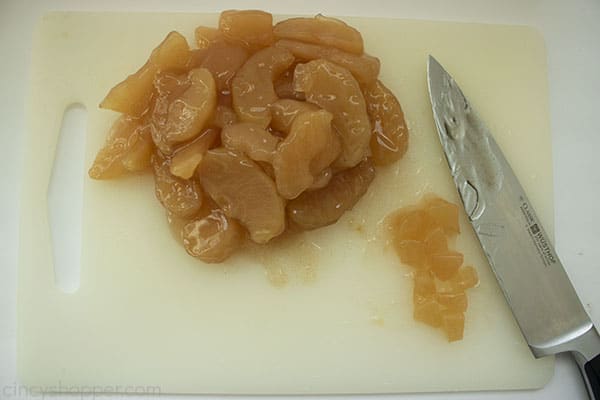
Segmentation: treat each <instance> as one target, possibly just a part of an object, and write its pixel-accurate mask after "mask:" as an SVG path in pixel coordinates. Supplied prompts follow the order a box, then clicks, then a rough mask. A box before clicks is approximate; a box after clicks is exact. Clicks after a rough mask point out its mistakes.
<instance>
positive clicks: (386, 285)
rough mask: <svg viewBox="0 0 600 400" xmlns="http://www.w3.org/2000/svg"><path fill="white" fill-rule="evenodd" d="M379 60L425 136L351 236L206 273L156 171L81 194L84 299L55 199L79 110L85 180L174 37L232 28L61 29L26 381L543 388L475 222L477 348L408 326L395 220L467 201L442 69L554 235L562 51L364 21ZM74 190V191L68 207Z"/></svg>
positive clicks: (94, 19)
mask: <svg viewBox="0 0 600 400" xmlns="http://www.w3.org/2000/svg"><path fill="white" fill-rule="evenodd" d="M347 21H348V22H350V23H351V24H353V25H354V26H356V27H357V28H358V29H359V30H360V31H361V32H362V33H363V36H364V38H365V45H366V49H367V51H368V52H370V53H371V54H373V55H376V56H378V57H380V59H381V62H382V72H381V78H382V80H383V81H384V82H385V83H386V84H387V85H388V86H389V87H390V88H391V89H392V90H393V91H394V92H395V93H396V95H397V96H398V98H399V99H400V101H401V103H402V105H403V108H404V111H405V113H406V116H407V120H408V123H409V126H410V130H411V137H410V147H409V151H408V153H407V155H406V157H405V158H404V159H403V160H402V161H401V162H399V163H397V164H396V165H394V166H392V167H390V168H388V169H385V170H380V171H379V172H378V176H377V178H376V180H375V181H374V183H373V185H372V187H371V189H370V190H369V192H368V193H367V195H366V196H365V197H364V198H363V199H362V200H361V201H360V203H359V204H358V205H357V206H356V207H355V208H354V210H353V211H352V212H350V213H347V214H346V215H345V216H344V217H343V218H342V219H341V220H340V221H339V222H338V223H337V224H335V225H333V226H330V227H327V228H324V229H320V230H317V231H314V232H310V233H306V234H303V235H301V236H299V237H297V238H296V239H293V240H291V241H287V242H283V243H278V244H277V245H270V246H268V247H266V248H265V249H263V250H260V249H253V250H248V251H242V252H240V253H239V254H238V255H236V256H235V257H232V258H231V259H230V260H229V261H228V262H227V263H225V264H223V265H216V266H215V265H204V264H202V263H201V262H199V261H197V260H195V259H193V258H191V257H189V256H187V255H186V253H185V252H184V251H183V249H182V248H181V247H180V246H179V245H178V244H177V243H176V242H175V241H174V240H173V239H172V236H171V234H170V233H169V230H168V228H167V225H166V222H165V217H164V213H163V211H162V210H161V208H160V206H159V205H158V202H157V201H156V200H155V199H154V197H153V196H154V195H153V183H152V178H151V177H150V176H143V177H131V178H127V179H123V180H117V181H114V182H96V181H92V180H90V179H87V178H86V179H85V182H84V193H83V196H84V197H83V201H84V210H83V248H82V262H81V283H80V288H79V290H78V291H77V292H75V293H73V294H65V293H63V292H61V291H60V290H59V289H58V288H57V287H56V286H55V284H54V273H53V265H52V249H51V245H50V236H49V227H48V218H47V205H46V192H47V187H48V182H49V177H50V171H51V168H52V164H53V157H54V149H55V147H56V143H57V138H58V132H59V127H60V121H61V119H62V114H63V112H64V110H65V108H66V107H67V106H68V105H69V104H72V103H82V104H84V105H85V107H86V108H87V110H88V116H89V120H88V129H87V134H86V151H85V159H86V165H85V168H87V167H88V166H89V165H90V163H91V162H92V160H93V157H94V155H95V153H96V151H97V150H98V149H99V148H100V147H101V145H102V143H103V141H104V138H105V133H106V130H107V129H108V127H109V126H110V124H111V122H112V121H113V120H114V118H115V114H114V113H112V112H109V111H101V110H99V109H98V108H97V104H98V103H99V102H100V100H101V99H102V98H103V97H104V95H105V94H106V92H107V90H108V89H109V88H110V87H111V86H112V85H114V84H115V83H116V82H118V81H120V80H121V79H122V78H124V77H125V76H126V75H127V74H129V73H131V72H132V71H134V70H136V69H137V68H138V67H139V66H140V65H141V64H142V63H143V62H144V61H145V59H146V58H147V56H148V54H149V53H150V51H151V49H152V48H153V47H154V46H155V45H156V44H157V43H159V42H160V41H161V40H162V38H163V37H164V36H165V34H166V33H167V32H168V31H170V30H173V29H175V30H178V31H180V32H182V33H183V34H184V35H186V36H187V37H188V38H189V39H190V41H191V40H192V38H193V29H194V27H195V26H197V25H199V24H205V25H213V26H214V25H216V22H217V16H216V15H202V14H185V15H184V14H77V13H56V14H49V15H47V16H45V17H44V18H43V19H42V21H41V23H40V26H39V30H38V32H37V39H36V42H35V44H34V53H33V60H32V80H31V99H30V104H29V123H30V130H29V137H28V142H27V147H26V148H27V158H28V161H27V164H26V172H25V176H24V181H23V187H24V192H23V196H22V203H21V209H22V211H23V212H22V216H21V219H22V224H21V251H20V271H19V293H18V301H19V310H18V369H19V374H20V378H21V381H22V383H23V384H26V385H30V386H33V385H39V386H43V387H46V388H50V387H59V386H60V387H62V388H65V387H68V386H69V385H71V386H77V387H79V388H81V387H86V386H87V387H92V386H100V385H101V386H103V387H111V388H114V390H117V391H118V390H122V389H119V387H120V388H124V387H126V386H131V385H134V386H135V385H143V386H153V387H157V388H159V390H160V391H161V392H162V393H168V392H170V393H229V394H236V393H245V394H252V393H383V392H386V393H389V392H415V391H453V390H486V389H517V388H536V387H541V386H543V385H544V384H545V383H546V382H547V381H548V380H549V378H550V376H551V375H552V371H553V359H552V358H546V359H542V360H534V359H533V357H532V356H531V354H530V352H529V351H528V348H527V346H526V344H525V342H524V340H523V338H522V337H521V334H520V332H519V330H518V328H517V326H516V323H515V321H514V319H513V318H512V315H511V314H510V310H509V309H508V307H507V306H506V303H505V300H504V298H503V296H502V294H501V292H500V289H499V287H498V285H497V283H496V281H495V279H494V277H493V275H492V272H491V271H490V269H489V266H488V265H487V263H486V262H485V260H484V257H483V254H482V252H481V250H480V248H479V247H478V245H477V243H476V239H475V237H474V235H473V234H472V232H471V231H470V228H469V226H468V225H467V222H466V220H465V219H464V218H463V220H462V221H461V224H462V229H463V234H462V235H461V236H460V238H459V240H458V243H457V248H458V250H460V251H462V252H464V253H465V259H466V263H468V264H473V265H475V266H476V268H477V270H478V272H479V274H480V278H481V284H480V286H479V287H477V288H475V289H473V290H471V291H470V292H469V301H470V305H469V309H468V312H467V315H466V329H465V337H464V340H463V341H461V342H457V343H451V344H449V343H447V341H446V339H445V338H444V337H443V335H442V334H441V333H440V332H439V331H437V330H433V329H431V328H429V327H427V326H424V325H422V324H418V323H416V322H415V321H413V319H412V303H411V297H412V293H411V290H412V279H411V278H410V276H409V275H408V274H409V269H408V268H406V267H404V266H401V265H400V264H399V262H398V260H397V258H396V256H395V255H394V254H393V251H392V250H391V249H389V248H387V247H386V246H385V238H384V237H383V236H382V233H381V227H380V225H378V221H380V220H381V219H382V218H383V217H384V216H385V215H386V214H387V213H388V212H390V211H391V210H394V209H395V208H397V207H401V206H404V205H408V204H411V203H413V202H415V201H416V200H417V199H418V198H419V197H420V195H422V194H423V193H426V192H430V191H433V192H435V193H437V194H439V195H441V196H443V197H445V198H447V199H450V200H452V201H455V202H458V198H457V195H456V193H455V189H454V187H453V184H452V182H451V179H450V176H449V173H448V170H447V167H446V164H445V161H444V159H443V155H442V152H441V149H440V146H439V144H438V139H437V137H436V135H437V133H436V132H435V130H434V126H433V121H432V118H431V111H430V107H429V100H428V97H427V87H426V79H425V64H426V56H427V55H428V54H433V55H434V56H435V57H436V58H437V59H438V60H439V61H440V62H441V63H442V64H443V65H444V66H445V67H446V68H447V69H448V70H449V71H450V72H451V73H452V74H453V75H454V77H455V78H456V80H457V81H458V83H459V84H460V85H461V87H462V88H463V89H464V91H465V93H466V95H467V96H468V97H469V98H470V99H471V100H472V102H473V103H474V104H475V105H476V108H477V109H478V110H479V112H480V114H481V115H482V116H483V117H484V118H485V120H486V121H487V122H488V125H489V126H490V128H491V129H492V131H493V132H494V134H495V137H496V139H497V141H498V143H499V144H500V146H501V147H502V148H503V149H504V150H505V152H506V155H507V158H508V159H509V161H510V162H511V163H512V165H513V167H514V169H515V170H516V172H517V174H518V175H519V177H520V179H521V181H522V183H523V186H524V187H525V188H526V190H527V191H528V193H529V195H530V198H531V201H532V203H533V204H534V205H535V206H536V208H537V210H538V213H539V214H540V218H541V219H542V221H543V222H544V224H545V226H546V228H547V230H548V231H550V232H552V231H553V221H552V207H553V205H552V179H551V178H552V174H551V149H550V134H549V126H548V93H547V81H546V79H547V77H546V55H545V50H544V44H543V40H542V38H541V37H540V36H539V35H538V34H537V33H536V32H535V31H533V30H531V29H530V28H526V27H516V26H496V25H475V24H458V23H440V22H424V21H407V20H385V19H357V18H348V19H347ZM67 195H69V194H65V196H67Z"/></svg>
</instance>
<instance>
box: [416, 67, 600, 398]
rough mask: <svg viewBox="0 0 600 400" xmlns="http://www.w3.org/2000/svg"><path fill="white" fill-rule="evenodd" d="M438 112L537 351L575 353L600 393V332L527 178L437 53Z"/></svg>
mask: <svg viewBox="0 0 600 400" xmlns="http://www.w3.org/2000/svg"><path fill="white" fill-rule="evenodd" d="M427 83H428V88H429V97H430V100H431V107H432V110H433V119H434V122H435V126H436V128H437V131H438V135H439V138H440V142H441V145H442V148H443V150H444V153H445V155H446V160H447V161H448V165H449V167H450V173H451V175H452V178H453V180H454V183H455V184H456V188H457V190H458V193H459V195H460V198H461V200H462V203H463V206H464V208H465V212H466V213H467V216H468V217H469V221H470V222H471V225H472V227H473V229H474V231H475V234H476V236H477V238H478V239H479V242H480V244H481V247H482V248H483V251H484V253H485V255H486V257H487V259H488V261H489V263H490V266H491V268H492V270H493V271H494V274H495V275H496V278H497V280H498V282H499V284H500V287H501V288H502V291H503V293H504V296H505V297H506V300H507V302H508V305H509V306H510V308H511V310H512V313H513V315H514V317H515V319H516V320H517V323H518V325H519V327H520V329H521V332H522V333H523V336H524V337H525V340H526V341H527V344H528V345H529V347H530V349H531V351H532V353H533V355H534V356H535V357H544V356H547V355H551V354H556V353H559V352H571V353H572V354H573V356H574V358H575V360H576V362H577V364H578V366H579V368H580V371H581V372H582V375H583V377H584V380H585V383H586V387H587V389H588V393H589V394H590V397H591V398H593V399H599V400H600V355H599V354H600V336H599V335H598V332H597V330H596V329H595V327H594V325H593V323H592V321H591V320H590V318H589V316H588V315H587V313H586V312H585V309H584V308H583V305H582V304H581V301H580V300H579V298H578V296H577V293H576V292H575V289H574V288H573V286H572V284H571V282H570V280H569V278H568V276H567V274H566V272H565V270H564V268H563V265H562V263H561V261H560V259H559V258H558V255H557V254H556V252H555V250H554V247H553V246H552V244H551V241H550V239H549V237H548V235H547V234H546V232H545V231H544V227H543V226H542V224H541V222H540V221H539V219H538V217H537V215H536V213H535V210H534V208H533V206H532V205H531V203H530V201H529V200H528V198H527V195H526V194H525V191H524V190H523V188H522V186H521V184H520V183H519V180H518V179H517V177H516V175H515V173H514V172H513V170H512V168H511V167H510V165H509V163H508V161H507V160H506V158H505V157H504V154H503V153H502V150H501V149H500V147H499V146H498V144H497V143H496V141H495V140H494V138H493V136H492V135H491V133H490V131H489V130H488V128H487V127H486V125H485V123H484V122H483V121H482V120H481V118H480V117H479V115H478V114H477V112H476V111H475V109H474V108H473V107H472V105H471V103H469V101H468V100H467V98H466V97H465V96H464V94H463V92H462V91H461V89H460V88H459V87H458V85H457V84H456V82H455V81H454V79H453V78H452V77H451V76H450V74H448V72H446V70H444V68H443V67H442V66H441V65H440V64H439V63H438V62H437V60H436V59H435V58H433V57H432V56H429V59H428V63H427Z"/></svg>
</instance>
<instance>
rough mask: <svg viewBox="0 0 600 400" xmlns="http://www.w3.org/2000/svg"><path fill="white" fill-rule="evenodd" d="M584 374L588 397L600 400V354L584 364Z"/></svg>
mask: <svg viewBox="0 0 600 400" xmlns="http://www.w3.org/2000/svg"><path fill="white" fill-rule="evenodd" d="M584 373H585V378H586V380H587V385H588V390H589V392H590V397H592V399H595V400H600V354H599V355H597V356H596V357H594V358H593V359H592V360H590V361H588V362H587V363H585V366H584Z"/></svg>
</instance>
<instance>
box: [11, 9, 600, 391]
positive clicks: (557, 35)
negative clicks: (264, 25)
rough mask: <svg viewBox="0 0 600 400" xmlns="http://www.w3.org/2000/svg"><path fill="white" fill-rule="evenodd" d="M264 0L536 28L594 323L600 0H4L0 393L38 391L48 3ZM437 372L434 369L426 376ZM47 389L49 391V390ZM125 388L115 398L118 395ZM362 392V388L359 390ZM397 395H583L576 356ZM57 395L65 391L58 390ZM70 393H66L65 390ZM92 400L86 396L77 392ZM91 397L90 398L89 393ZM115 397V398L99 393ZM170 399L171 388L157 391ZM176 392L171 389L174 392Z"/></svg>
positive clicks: (567, 222) (564, 191) (561, 184)
mask: <svg viewBox="0 0 600 400" xmlns="http://www.w3.org/2000/svg"><path fill="white" fill-rule="evenodd" d="M226 8H260V9H266V10H269V11H271V12H273V13H280V14H314V13H315V12H317V11H318V12H322V13H324V14H332V15H349V16H354V15H355V16H372V17H398V18H416V19H430V20H452V21H462V22H484V23H507V24H520V25H530V26H534V27H537V28H538V29H539V30H540V31H541V32H542V34H543V36H544V38H545V40H546V45H547V49H548V74H549V82H550V112H551V127H552V142H553V149H554V150H553V152H554V153H553V158H554V183H555V190H554V195H555V221H556V222H555V226H556V247H557V252H558V254H559V255H560V257H561V259H562V261H563V264H564V265H565V267H566V269H567V272H568V274H569V276H570V277H571V279H572V281H573V284H574V286H575V288H576V290H577V292H578V293H579V295H580V296H581V298H582V301H583V303H584V304H585V306H586V309H587V311H588V313H590V315H591V316H592V319H593V320H594V321H595V323H596V325H597V326H598V325H599V323H600V290H599V289H600V269H598V268H599V266H598V264H599V263H600V262H599V261H598V260H599V259H600V246H598V245H597V244H598V243H600V228H598V226H597V225H596V224H597V223H599V222H600V209H599V208H598V206H597V204H596V203H597V202H596V199H598V198H600V173H599V172H596V171H595V167H596V164H597V161H596V160H597V152H598V149H600V128H599V127H598V124H597V123H596V120H595V118H594V117H595V116H596V114H598V113H600V23H598V21H600V2H599V1H597V0H572V1H569V2H567V1H560V0H547V1H540V0H529V1H527V0H523V1H519V0H504V1H493V0H471V1H467V0H459V1H449V0H421V1H417V0H412V1H411V0H404V1H383V0H379V1H377V0H369V1H356V0H352V1H346V2H345V3H344V4H343V5H342V2H341V1H339V0H337V1H334V0H319V1H316V0H302V1H298V2H291V1H286V0H280V1H266V0H263V1H259V0H256V1H253V2H250V1H242V0H239V1H226V0H221V1H219V2H207V1H193V0H173V1H169V2H166V1H160V0H146V1H134V0H102V1H96V2H92V1H77V0H52V1H47V2H43V1H37V2H35V1H27V0H24V1H18V0H4V1H2V2H0V54H2V62H1V63H0V77H1V78H0V82H1V83H0V110H1V115H2V124H1V125H0V148H2V149H3V150H4V151H3V157H2V158H0V176H1V179H0V221H2V222H1V223H0V265H1V266H2V268H1V269H0V321H1V322H0V328H1V329H0V398H6V399H25V398H35V397H41V395H40V394H39V393H37V392H35V390H34V389H32V388H26V387H20V386H19V384H18V382H17V377H16V369H15V359H16V356H15V353H16V349H15V342H16V335H15V325H16V279H17V248H18V245H19V244H18V239H17V238H18V234H17V232H18V210H19V193H20V184H19V179H20V175H21V169H22V168H21V165H22V163H23V154H24V150H25V149H24V148H23V132H24V129H25V126H26V124H25V120H24V104H25V96H26V92H27V80H28V76H29V60H30V50H31V40H32V32H33V28H34V26H35V23H36V21H37V18H38V17H39V16H40V15H41V14H42V13H43V12H45V11H49V10H65V11H67V10H68V11H196V12H218V11H220V10H222V9H226ZM432 379H435V377H432ZM46 397H48V396H46ZM121 397H122V396H114V398H121ZM361 397H365V396H361ZM394 397H395V398H399V399H419V400H420V399H463V398H464V399H480V398H481V399H585V398H587V394H586V392H585V390H584V387H583V383H582V381H581V378H580V376H579V372H578V370H577V368H576V367H575V364H574V363H573V362H572V361H571V359H570V357H568V356H558V357H557V362H556V373H555V376H554V378H553V379H552V381H551V382H550V383H549V384H548V385H547V386H546V387H545V388H543V389H542V390H538V391H505V392H485V393H452V394H448V393H440V394H414V395H394ZM53 398H59V399H62V398H65V399H66V398H68V397H67V396H63V395H57V396H56V397H54V396H53ZM71 398H72V397H71ZM83 398H88V397H83ZM89 398H92V396H91V395H90V396H89ZM103 398H107V399H110V398H113V397H110V396H109V397H103ZM161 398H169V396H165V395H163V396H161ZM173 398H175V397H173Z"/></svg>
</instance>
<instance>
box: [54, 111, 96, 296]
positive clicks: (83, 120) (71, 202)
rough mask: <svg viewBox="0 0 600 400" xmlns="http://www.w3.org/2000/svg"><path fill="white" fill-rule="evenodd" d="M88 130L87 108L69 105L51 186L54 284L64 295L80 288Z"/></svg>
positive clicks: (63, 123)
mask: <svg viewBox="0 0 600 400" xmlns="http://www.w3.org/2000/svg"><path fill="white" fill-rule="evenodd" d="M86 127H87V110H86V109H85V107H84V106H83V105H82V104H79V103H75V104H71V105H70V106H68V107H67V108H66V110H65V113H64V114H63V119H62V124H61V127H60V133H59V137H58V142H57V144H56V153H55V154H54V164H53V166H52V175H51V176H50V184H49V185H48V197H47V201H48V221H49V224H50V236H51V243H52V258H53V260H52V261H53V265H54V282H55V285H56V286H57V287H58V288H59V289H60V290H61V291H63V292H64V293H74V292H76V291H77V289H79V277H80V269H81V222H82V212H83V177H84V170H85V168H84V161H85V137H86Z"/></svg>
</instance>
